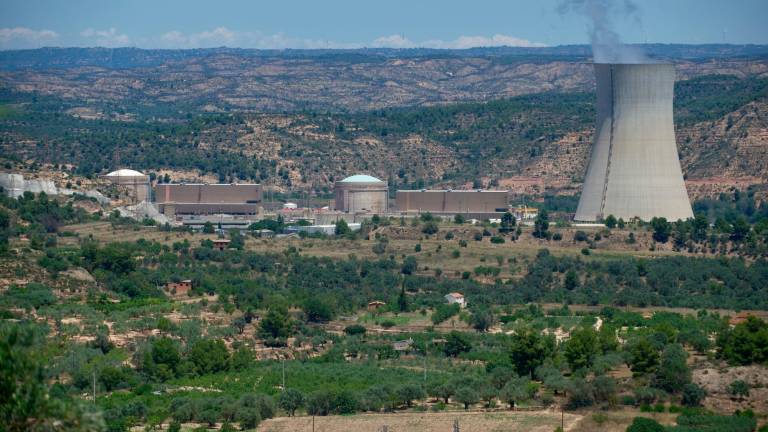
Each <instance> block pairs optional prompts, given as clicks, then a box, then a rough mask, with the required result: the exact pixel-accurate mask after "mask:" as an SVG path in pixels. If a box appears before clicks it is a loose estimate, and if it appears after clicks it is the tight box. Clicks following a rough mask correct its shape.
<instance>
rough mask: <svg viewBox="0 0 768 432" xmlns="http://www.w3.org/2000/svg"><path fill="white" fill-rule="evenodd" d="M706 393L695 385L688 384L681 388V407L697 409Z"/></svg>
mask: <svg viewBox="0 0 768 432" xmlns="http://www.w3.org/2000/svg"><path fill="white" fill-rule="evenodd" d="M706 397H707V392H706V391H705V390H704V389H703V388H702V387H700V386H699V385H697V384H694V383H688V384H686V385H685V386H684V387H683V399H682V402H683V405H685V406H687V407H697V406H700V405H701V402H702V401H704V398H706Z"/></svg>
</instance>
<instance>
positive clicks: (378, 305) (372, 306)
mask: <svg viewBox="0 0 768 432" xmlns="http://www.w3.org/2000/svg"><path fill="white" fill-rule="evenodd" d="M386 305H387V304H386V303H384V302H383V301H381V300H374V301H372V302H369V303H368V312H376V311H378V310H379V309H382V308H384V306H386Z"/></svg>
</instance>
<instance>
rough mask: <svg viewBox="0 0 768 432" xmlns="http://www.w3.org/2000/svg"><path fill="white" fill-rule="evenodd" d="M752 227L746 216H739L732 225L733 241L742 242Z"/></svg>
mask: <svg viewBox="0 0 768 432" xmlns="http://www.w3.org/2000/svg"><path fill="white" fill-rule="evenodd" d="M750 229H751V227H750V226H749V222H747V220H746V219H745V218H744V216H739V217H738V218H736V220H735V221H734V222H733V226H732V227H731V241H733V242H735V243H740V242H742V241H743V240H744V239H745V238H747V234H749V231H750Z"/></svg>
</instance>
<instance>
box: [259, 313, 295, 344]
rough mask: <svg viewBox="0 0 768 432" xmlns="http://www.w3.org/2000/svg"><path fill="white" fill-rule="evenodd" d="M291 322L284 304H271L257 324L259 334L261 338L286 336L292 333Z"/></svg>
mask: <svg viewBox="0 0 768 432" xmlns="http://www.w3.org/2000/svg"><path fill="white" fill-rule="evenodd" d="M292 326H293V323H292V322H291V318H290V316H288V309H287V308H286V307H285V306H279V305H278V306H273V307H270V308H269V311H267V315H266V316H265V317H264V319H262V320H261V323H260V324H259V336H261V337H262V338H286V337H288V336H290V335H291V333H292V329H291V328H292Z"/></svg>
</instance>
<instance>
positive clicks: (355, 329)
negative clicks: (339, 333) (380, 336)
mask: <svg viewBox="0 0 768 432" xmlns="http://www.w3.org/2000/svg"><path fill="white" fill-rule="evenodd" d="M365 332H366V329H365V327H364V326H361V325H360V324H352V325H349V326H347V327H345V328H344V333H346V334H348V335H350V336H355V335H364V334H365Z"/></svg>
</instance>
